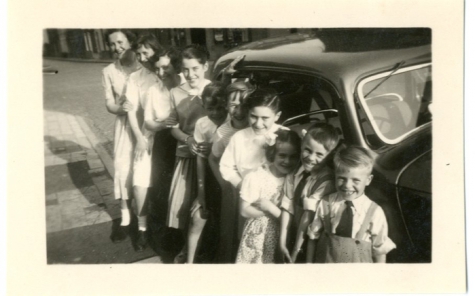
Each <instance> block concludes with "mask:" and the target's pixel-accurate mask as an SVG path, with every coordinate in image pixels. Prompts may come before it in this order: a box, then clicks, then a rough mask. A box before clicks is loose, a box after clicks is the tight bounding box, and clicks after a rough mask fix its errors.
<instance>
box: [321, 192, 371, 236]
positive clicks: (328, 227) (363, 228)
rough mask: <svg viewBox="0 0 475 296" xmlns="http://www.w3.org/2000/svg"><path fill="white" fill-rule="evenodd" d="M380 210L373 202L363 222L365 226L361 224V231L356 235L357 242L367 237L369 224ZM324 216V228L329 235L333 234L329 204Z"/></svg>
mask: <svg viewBox="0 0 475 296" xmlns="http://www.w3.org/2000/svg"><path fill="white" fill-rule="evenodd" d="M377 208H378V205H377V204H376V203H375V202H373V201H372V202H371V205H370V207H369V209H368V212H367V213H366V216H365V218H364V220H363V224H361V228H360V230H359V231H358V232H357V233H356V237H355V240H362V239H363V236H364V235H365V233H366V231H367V230H368V226H369V223H370V222H371V219H372V218H373V216H374V212H375V211H376V209H377ZM324 211H325V212H324V216H323V228H324V231H325V232H327V233H329V234H330V233H332V232H331V230H332V227H331V226H332V225H331V218H330V213H331V205H330V203H328V205H327V207H326V209H324Z"/></svg>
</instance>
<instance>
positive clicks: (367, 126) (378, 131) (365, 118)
mask: <svg viewBox="0 0 475 296" xmlns="http://www.w3.org/2000/svg"><path fill="white" fill-rule="evenodd" d="M358 99H359V102H360V103H361V106H362V108H360V109H359V110H358V111H359V113H360V114H359V115H360V121H361V125H362V129H363V132H364V133H365V136H366V138H367V140H368V141H369V142H370V144H371V143H374V142H375V138H376V137H377V138H378V139H379V140H381V141H383V142H385V143H390V144H391V143H397V142H399V141H400V140H401V139H402V138H404V137H405V136H406V135H408V134H409V133H411V132H412V131H414V130H416V129H417V128H418V127H420V126H422V125H425V124H427V123H429V122H431V121H432V115H431V112H430V105H431V103H432V78H431V66H430V65H428V64H425V65H420V66H413V67H408V68H404V69H401V70H398V71H397V72H395V73H394V74H392V75H391V74H390V73H383V74H378V75H375V76H372V77H369V78H366V79H364V80H362V82H360V83H359V85H358ZM363 113H364V114H363Z"/></svg>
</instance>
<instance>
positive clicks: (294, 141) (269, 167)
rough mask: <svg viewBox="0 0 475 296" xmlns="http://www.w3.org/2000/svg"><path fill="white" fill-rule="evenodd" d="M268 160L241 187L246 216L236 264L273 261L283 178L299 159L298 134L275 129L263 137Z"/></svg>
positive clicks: (243, 209) (274, 258) (241, 205)
mask: <svg viewBox="0 0 475 296" xmlns="http://www.w3.org/2000/svg"><path fill="white" fill-rule="evenodd" d="M266 144H267V145H268V146H267V148H266V152H265V156H266V159H267V162H266V163H264V164H263V165H261V166H260V167H258V168H257V169H256V170H254V171H252V172H250V173H249V174H247V175H246V177H245V178H244V181H243V182H242V186H241V201H240V212H241V215H242V216H243V217H245V218H247V220H246V223H245V225H244V231H243V235H242V238H241V243H240V245H239V250H238V254H237V259H236V262H237V263H276V262H278V260H276V259H277V257H278V256H276V250H277V246H278V242H279V230H280V225H279V217H280V214H281V209H280V202H281V200H282V195H283V190H282V188H283V184H284V178H285V176H286V175H287V174H290V173H292V172H293V170H294V169H295V167H296V165H297V164H298V161H299V151H300V137H299V136H298V134H297V133H296V132H294V131H288V130H278V131H277V132H275V134H269V135H267V136H266Z"/></svg>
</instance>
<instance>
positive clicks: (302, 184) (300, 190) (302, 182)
mask: <svg viewBox="0 0 475 296" xmlns="http://www.w3.org/2000/svg"><path fill="white" fill-rule="evenodd" d="M308 176H310V172H307V171H304V172H303V173H302V179H301V180H300V182H299V184H298V185H297V188H295V193H294V198H295V199H297V204H298V205H299V206H300V207H303V200H302V193H303V188H304V187H305V181H306V180H307V178H308Z"/></svg>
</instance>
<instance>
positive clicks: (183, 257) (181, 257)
mask: <svg viewBox="0 0 475 296" xmlns="http://www.w3.org/2000/svg"><path fill="white" fill-rule="evenodd" d="M186 256H187V255H186V253H185V251H183V250H182V251H181V252H180V253H178V255H176V256H175V259H174V260H173V263H175V264H184V263H185V262H186Z"/></svg>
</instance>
